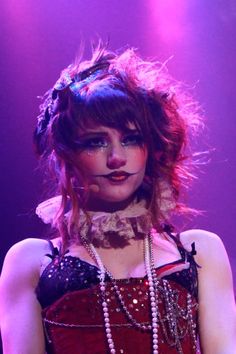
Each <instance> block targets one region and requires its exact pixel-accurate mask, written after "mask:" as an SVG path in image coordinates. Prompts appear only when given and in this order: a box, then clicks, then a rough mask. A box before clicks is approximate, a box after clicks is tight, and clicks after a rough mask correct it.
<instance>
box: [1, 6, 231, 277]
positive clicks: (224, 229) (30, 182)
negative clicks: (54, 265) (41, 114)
mask: <svg viewBox="0 0 236 354" xmlns="http://www.w3.org/2000/svg"><path fill="white" fill-rule="evenodd" d="M96 36H100V37H101V38H103V39H104V40H106V39H107V38H110V48H111V49H118V48H126V47H128V46H133V47H136V48H138V49H139V52H140V54H141V55H142V56H143V57H146V58H147V57H148V58H149V57H155V58H157V59H160V60H166V59H168V58H169V57H171V56H173V58H172V59H171V60H170V61H169V64H168V66H169V71H170V72H171V74H172V75H173V76H174V77H176V78H177V79H179V80H183V81H184V82H186V83H188V84H190V86H195V88H194V92H195V97H196V98H197V99H198V100H199V101H200V102H201V105H202V107H203V109H204V111H205V115H206V124H207V127H208V128H207V130H206V131H205V133H204V136H203V137H202V138H201V139H200V140H198V149H200V150H206V149H211V148H215V151H214V152H212V154H211V162H210V163H209V164H208V165H207V166H205V167H204V168H203V173H201V174H200V176H199V177H200V178H199V181H197V182H196V183H195V184H194V187H193V190H192V191H191V192H190V197H189V203H190V205H191V206H192V207H195V208H199V209H203V210H205V211H206V213H205V214H204V216H201V217H197V218H196V219H194V221H192V222H189V223H188V225H186V227H199V228H204V229H208V230H210V231H213V232H216V233H218V234H219V235H220V236H221V237H222V238H223V240H224V243H225V245H226V248H227V251H228V253H229V257H230V261H231V264H232V268H233V272H234V277H235V278H236V241H235V229H236V228H235V186H234V184H235V173H236V159H235V137H236V131H235V130H236V125H235V112H236V100H235V82H236V80H235V79H236V69H235V62H236V49H235V43H236V2H235V1H234V0H215V1H210V0H208V1H207V0H188V1H186V0H83V1H82V0H81V1H79V0H77V1H76V0H69V1H68V0H50V1H48V0H40V1H37V0H20V1H17V0H1V4H0V41H1V46H0V51H1V55H0V73H1V101H0V110H1V129H0V134H1V137H0V151H1V153H0V159H1V161H0V167H1V174H0V178H1V181H0V186H1V214H0V215H1V241H0V242H1V248H0V257H1V260H2V259H3V255H4V254H5V252H6V251H7V249H8V248H9V247H10V246H11V245H12V244H13V243H15V242H16V241H19V240H21V239H23V238H25V237H41V236H42V234H43V233H44V232H45V231H44V228H43V226H42V224H41V223H40V222H39V220H37V218H36V217H35V216H34V209H35V206H36V205H37V202H38V201H40V200H42V194H41V193H42V183H41V179H40V174H39V172H38V171H37V160H36V158H35V156H34V154H33V149H32V131H33V128H34V125H35V121H36V118H35V117H36V116H37V114H38V104H39V100H38V99H37V98H36V97H37V96H38V95H41V94H43V93H44V92H45V91H46V90H47V89H48V88H49V87H51V86H52V85H53V84H54V82H55V81H56V79H57V78H58V75H59V72H60V70H61V69H62V68H63V67H65V66H67V65H68V64H69V63H70V62H71V61H72V60H73V59H74V57H75V55H76V53H77V51H78V48H79V45H80V42H81V40H84V41H85V43H89V41H90V40H91V39H93V38H96ZM88 53H89V45H87V47H86V51H85V54H88ZM16 266H17V265H16ZM216 271H218V270H216Z"/></svg>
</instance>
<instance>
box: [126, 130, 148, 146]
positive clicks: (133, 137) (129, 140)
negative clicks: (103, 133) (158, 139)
mask: <svg viewBox="0 0 236 354" xmlns="http://www.w3.org/2000/svg"><path fill="white" fill-rule="evenodd" d="M121 144H122V145H123V146H142V145H143V144H144V141H143V137H142V135H141V134H137V133H135V134H129V135H126V136H124V137H123V139H122V143H121Z"/></svg>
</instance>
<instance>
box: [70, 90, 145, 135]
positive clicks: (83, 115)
mask: <svg viewBox="0 0 236 354" xmlns="http://www.w3.org/2000/svg"><path fill="white" fill-rule="evenodd" d="M81 96H82V97H81ZM81 96H80V102H79V106H80V109H79V112H78V115H77V124H78V128H79V129H81V130H83V129H85V128H87V127H92V126H94V125H96V126H98V125H103V126H107V127H110V128H115V129H118V130H127V129H128V128H129V125H130V123H132V124H133V125H134V126H135V128H136V129H137V130H139V131H142V116H141V114H140V112H139V110H138V107H137V105H135V102H134V100H133V99H131V97H129V95H128V94H127V93H125V92H123V91H121V90H120V89H116V88H113V87H109V86H107V85H101V84H100V85H99V88H98V87H96V88H92V89H90V90H89V92H86V93H85V95H83V94H82V95H81Z"/></svg>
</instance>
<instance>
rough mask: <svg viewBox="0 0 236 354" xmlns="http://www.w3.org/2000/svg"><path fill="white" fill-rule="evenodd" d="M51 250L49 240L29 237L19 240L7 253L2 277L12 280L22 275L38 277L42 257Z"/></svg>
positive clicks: (32, 277) (34, 278)
mask: <svg viewBox="0 0 236 354" xmlns="http://www.w3.org/2000/svg"><path fill="white" fill-rule="evenodd" d="M49 251H50V247H49V244H48V241H47V240H42V239H37V238H27V239H25V240H23V241H20V242H17V243H16V244H14V245H13V246H12V247H11V248H10V249H9V251H8V252H7V254H6V257H5V260H4V263H3V269H2V275H1V278H2V279H6V278H7V279H9V280H10V279H11V278H15V279H17V277H18V276H20V277H21V278H22V277H27V278H31V279H32V280H36V279H38V277H39V274H40V267H41V262H42V259H43V257H44V256H45V254H46V253H49Z"/></svg>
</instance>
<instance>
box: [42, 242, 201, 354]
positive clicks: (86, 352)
mask: <svg viewBox="0 0 236 354" xmlns="http://www.w3.org/2000/svg"><path fill="white" fill-rule="evenodd" d="M175 241H176V244H177V247H178V249H179V252H180V255H181V257H180V259H179V260H177V261H175V262H172V263H169V264H166V265H163V266H161V267H158V268H156V269H155V271H156V275H157V278H158V282H159V283H158V292H159V338H160V353H167V352H168V354H172V353H173V354H174V353H176V354H177V353H184V354H185V353H186V354H190V353H191V354H193V353H194V354H195V353H197V349H196V337H197V308H198V304H197V265H196V263H195V261H194V257H193V256H194V254H195V250H194V245H193V246H192V252H187V251H186V250H185V249H184V248H183V247H182V245H181V243H180V242H179V240H178V238H176V240H175ZM48 256H50V257H51V258H52V261H51V262H50V263H49V264H48V265H47V267H46V268H45V270H44V271H43V273H42V275H41V278H40V281H39V283H38V286H37V289H36V294H37V297H38V299H39V302H40V303H41V305H42V307H43V308H44V310H43V318H44V323H45V328H46V335H47V336H48V343H50V342H51V343H50V344H49V347H48V353H52V354H54V353H59V354H62V353H63V354H72V353H75V352H76V353H78V354H92V353H93V354H95V353H96V354H104V353H106V352H107V347H106V340H105V337H104V319H103V314H102V306H101V301H102V300H101V296H100V295H101V294H100V290H99V279H98V274H99V270H98V268H97V267H96V266H94V265H91V264H89V263H87V262H85V261H83V260H81V259H80V258H78V257H74V256H70V255H66V254H65V255H60V252H59V251H58V250H57V249H55V248H52V254H50V255H48ZM106 283H107V286H106V296H107V302H108V306H109V312H110V320H111V329H112V333H113V338H114V341H115V345H116V348H117V353H127V354H131V353H133V350H134V346H135V352H136V354H143V353H147V354H148V353H151V352H152V345H151V334H150V332H148V331H142V330H138V329H136V328H133V327H132V324H130V323H129V321H127V318H126V316H125V314H124V313H123V311H122V308H121V306H120V304H119V301H118V299H117V296H116V293H115V291H114V284H113V282H112V281H111V279H109V277H108V276H107V277H106ZM116 284H117V285H118V287H119V289H120V292H121V293H122V295H123V298H124V301H125V304H126V306H127V308H128V309H129V311H130V313H131V314H132V315H133V317H134V318H135V320H136V321H137V322H139V323H143V324H145V325H147V324H150V303H149V291H148V280H147V277H146V276H145V277H142V278H141V277H140V278H129V279H120V280H116ZM167 294H168V296H167ZM65 338H66V340H65Z"/></svg>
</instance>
